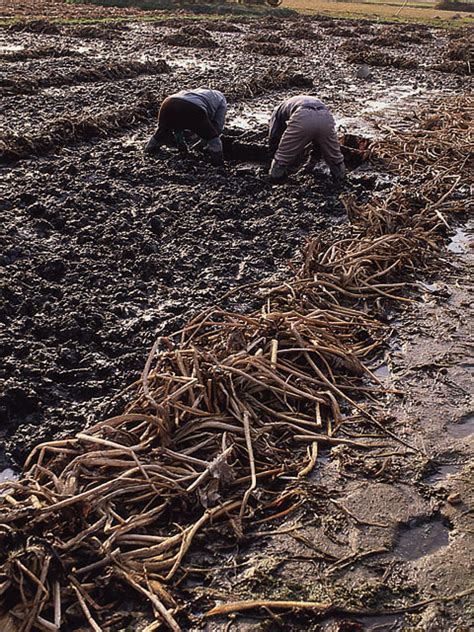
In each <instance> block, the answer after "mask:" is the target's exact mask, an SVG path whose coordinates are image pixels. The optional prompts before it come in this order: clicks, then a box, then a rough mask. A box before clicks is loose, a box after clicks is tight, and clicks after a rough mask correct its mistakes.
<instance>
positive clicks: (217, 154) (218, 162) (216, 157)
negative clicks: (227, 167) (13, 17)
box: [209, 150, 224, 167]
mask: <svg viewBox="0 0 474 632" xmlns="http://www.w3.org/2000/svg"><path fill="white" fill-rule="evenodd" d="M209 159H210V161H211V165H212V166H213V167H222V165H223V164H224V153H223V152H222V151H211V150H209Z"/></svg>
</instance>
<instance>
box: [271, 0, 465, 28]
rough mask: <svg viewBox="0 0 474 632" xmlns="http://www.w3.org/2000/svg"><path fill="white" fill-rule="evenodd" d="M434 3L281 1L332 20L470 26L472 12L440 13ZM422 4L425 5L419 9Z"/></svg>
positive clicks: (287, 5) (335, 0) (417, 0)
mask: <svg viewBox="0 0 474 632" xmlns="http://www.w3.org/2000/svg"><path fill="white" fill-rule="evenodd" d="M434 4H435V3H434V2H430V1H429V0H428V1H424V0H414V1H412V2H407V3H406V5H405V3H404V2H402V1H400V2H396V1H393V2H390V3H386V2H380V1H377V0H372V1H370V0H368V1H367V2H339V1H337V0H283V6H284V7H288V8H289V9H296V10H298V11H304V12H306V13H323V14H327V15H332V16H335V17H349V16H351V17H364V18H372V19H373V18H377V17H379V18H381V19H383V20H387V19H389V20H392V19H393V20H402V21H407V20H409V21H412V20H413V21H422V22H432V23H434V24H436V23H437V22H453V23H454V24H456V23H459V22H462V23H464V24H473V23H474V18H473V17H472V13H471V14H470V13H466V12H460V11H442V10H440V9H435V8H434ZM423 5H425V6H423ZM426 5H431V6H426Z"/></svg>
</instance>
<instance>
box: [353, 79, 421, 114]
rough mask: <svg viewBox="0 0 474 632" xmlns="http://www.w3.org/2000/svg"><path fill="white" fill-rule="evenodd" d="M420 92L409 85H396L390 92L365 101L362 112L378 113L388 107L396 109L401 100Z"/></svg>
mask: <svg viewBox="0 0 474 632" xmlns="http://www.w3.org/2000/svg"><path fill="white" fill-rule="evenodd" d="M420 92H421V90H420V88H414V87H413V86H411V85H401V86H396V87H395V88H394V90H393V92H391V93H390V94H388V95H387V96H384V97H381V98H379V99H372V100H369V101H366V103H365V108H364V110H363V112H364V114H378V113H380V112H384V111H385V110H388V109H397V108H398V107H399V106H401V105H402V101H404V100H405V99H408V98H412V97H413V96H415V95H416V94H419V93H420Z"/></svg>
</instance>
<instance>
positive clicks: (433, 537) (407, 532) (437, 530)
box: [394, 518, 449, 560]
mask: <svg viewBox="0 0 474 632" xmlns="http://www.w3.org/2000/svg"><path fill="white" fill-rule="evenodd" d="M448 543H449V529H448V527H447V526H446V525H445V524H444V523H443V522H442V520H440V518H433V519H432V520H430V521H426V522H423V523H421V524H420V523H418V524H413V525H408V526H404V527H402V528H401V529H400V531H399V534H398V539H397V543H396V545H395V549H394V552H395V554H396V555H398V557H400V558H402V559H404V560H417V559H419V558H420V557H425V555H430V554H431V553H434V552H435V551H437V550H438V549H441V548H443V547H445V546H447V545H448Z"/></svg>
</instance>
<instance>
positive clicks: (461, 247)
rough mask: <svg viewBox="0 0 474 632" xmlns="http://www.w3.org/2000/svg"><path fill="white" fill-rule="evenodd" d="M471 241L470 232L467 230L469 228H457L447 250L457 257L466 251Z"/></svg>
mask: <svg viewBox="0 0 474 632" xmlns="http://www.w3.org/2000/svg"><path fill="white" fill-rule="evenodd" d="M472 241H473V235H472V230H469V228H457V229H456V232H455V233H454V235H453V237H452V238H451V241H450V242H449V244H448V250H449V252H454V253H455V254H457V255H461V254H464V253H466V252H467V251H468V249H469V247H470V242H472Z"/></svg>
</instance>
